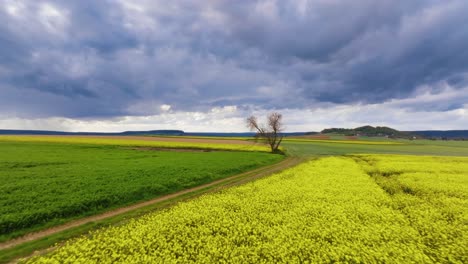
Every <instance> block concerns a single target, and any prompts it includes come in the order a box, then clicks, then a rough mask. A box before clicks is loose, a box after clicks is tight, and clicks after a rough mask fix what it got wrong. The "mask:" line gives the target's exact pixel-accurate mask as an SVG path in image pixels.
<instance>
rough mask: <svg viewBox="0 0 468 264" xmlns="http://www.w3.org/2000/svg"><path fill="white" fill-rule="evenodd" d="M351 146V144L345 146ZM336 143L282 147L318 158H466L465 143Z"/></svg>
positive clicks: (298, 143)
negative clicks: (406, 155) (384, 156)
mask: <svg viewBox="0 0 468 264" xmlns="http://www.w3.org/2000/svg"><path fill="white" fill-rule="evenodd" d="M349 142H354V143H349ZM381 142H382V143H383V144H376V143H379V142H378V141H377V142H376V141H369V142H366V141H363V140H362V141H358V142H356V141H348V142H343V143H341V142H340V141H335V140H332V141H329V140H315V141H290V140H286V141H285V142H284V143H283V144H282V145H283V147H284V148H285V149H286V150H287V153H288V154H289V155H296V156H305V157H308V156H321V155H346V154H356V153H367V154H369V153H381V154H410V155H433V156H468V141H432V140H414V141H411V140H397V141H390V142H394V143H392V144H387V143H385V142H388V141H381Z"/></svg>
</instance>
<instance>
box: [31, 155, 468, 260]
mask: <svg viewBox="0 0 468 264" xmlns="http://www.w3.org/2000/svg"><path fill="white" fill-rule="evenodd" d="M467 161H468V159H467V158H454V157H418V156H401V155H400V156H397V155H392V156H389V155H356V156H349V157H343V156H341V157H324V158H320V159H318V160H314V161H310V162H307V163H305V164H302V165H299V166H297V167H294V168H292V169H289V170H286V171H284V172H282V173H279V174H276V175H273V176H271V177H268V178H264V179H261V180H258V181H255V182H252V183H249V184H246V185H243V186H239V187H235V188H230V189H227V190H224V191H223V192H219V193H214V194H209V195H205V196H202V197H200V198H198V199H194V200H191V201H188V202H184V203H180V204H178V205H177V206H174V207H171V208H169V209H166V210H162V211H158V212H155V213H151V214H148V215H145V216H143V217H141V218H137V219H134V220H132V221H130V222H128V223H127V224H125V225H121V226H115V227H111V228H107V229H103V230H100V231H97V232H93V233H91V234H90V235H89V236H83V237H81V238H78V239H75V240H72V241H69V242H68V243H66V244H65V245H63V246H61V247H59V248H57V249H56V250H54V251H52V252H50V253H49V254H47V255H44V256H39V257H38V258H33V259H32V260H31V262H34V263H80V262H88V263H113V262H125V263H146V262H161V263H166V262H167V263H170V262H181V263H187V262H202V263H220V262H221V263H222V262H231V263H299V262H311V263H324V262H326V263H332V262H333V263H334V262H337V263H466V262H467V261H468V259H467V256H468V255H467V248H466V245H465V243H466V240H467V238H468V230H467V228H466V217H467V215H466V209H467V206H468V204H467V203H466V201H467V200H466V198H467V197H468V193H467V190H468V178H467V176H468V167H467V166H466V164H467ZM395 168H397V172H398V173H395V172H396V170H395ZM377 174H379V176H376V175H377ZM376 177H377V178H376ZM378 177H386V178H391V179H390V180H389V181H388V182H384V181H381V179H380V178H378ZM391 181H394V182H396V184H395V183H391ZM393 185H398V186H400V187H401V188H400V189H401V191H399V192H389V191H388V187H389V186H393Z"/></svg>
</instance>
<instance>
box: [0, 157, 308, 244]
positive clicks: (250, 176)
mask: <svg viewBox="0 0 468 264" xmlns="http://www.w3.org/2000/svg"><path fill="white" fill-rule="evenodd" d="M302 161H303V159H301V158H298V157H287V158H286V159H284V160H282V161H281V162H279V163H276V164H273V165H269V166H266V167H261V168H257V169H255V170H251V171H248V172H244V173H241V174H237V175H234V176H231V177H228V178H224V179H220V180H216V181H213V182H210V183H207V184H203V185H199V186H196V187H192V188H189V189H185V190H182V191H179V192H176V193H173V194H168V195H165V196H161V197H158V198H155V199H152V200H149V201H145V202H141V203H137V204H133V205H130V206H125V207H121V208H118V209H115V210H111V211H108V212H105V213H102V214H98V215H94V216H89V217H85V218H81V219H78V220H74V221H71V222H68V223H66V224H63V225H58V226H55V227H52V228H49V229H45V230H42V231H38V232H34V233H30V234H27V235H25V236H22V237H18V238H15V239H12V240H9V241H6V242H2V243H0V250H5V249H9V248H13V247H16V246H19V245H21V244H23V243H26V242H30V241H34V240H38V239H43V238H45V237H47V236H50V235H54V234H57V233H60V232H62V231H66V230H69V229H72V228H75V227H79V226H82V225H85V224H88V223H91V222H96V221H100V220H104V219H107V218H111V217H114V216H118V215H121V214H124V213H127V212H130V211H133V210H136V209H140V208H143V207H146V206H149V205H153V204H157V203H161V202H165V201H169V200H171V199H174V198H178V197H181V196H183V195H186V194H190V193H194V192H197V191H200V190H203V189H205V188H210V187H214V186H216V185H219V187H215V188H214V189H209V190H207V191H206V192H204V193H209V192H214V191H218V190H220V189H223V188H227V187H231V186H234V185H240V184H243V183H246V182H249V181H252V180H255V179H258V178H261V177H264V176H267V175H270V174H273V173H275V172H279V171H282V170H284V169H287V168H290V167H293V166H295V165H297V164H299V163H301V162H302Z"/></svg>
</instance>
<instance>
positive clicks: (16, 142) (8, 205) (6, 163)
mask: <svg viewBox="0 0 468 264" xmlns="http://www.w3.org/2000/svg"><path fill="white" fill-rule="evenodd" d="M36 141H45V142H36ZM49 141H55V143H54V142H52V143H51V142H49ZM117 141H118V140H112V139H90V138H65V137H50V138H45V137H3V136H2V137H0V193H1V199H0V241H4V240H7V239H9V238H11V237H13V236H17V235H21V234H23V233H25V232H27V231H31V230H34V229H39V228H43V227H46V226H51V225H55V224H58V223H62V222H64V221H66V220H69V219H72V218H78V217H82V216H84V215H91V214H95V213H97V212H101V211H104V210H107V209H109V208H115V207H120V206H123V205H127V204H131V203H134V202H136V201H142V200H148V199H151V198H154V197H157V196H161V195H163V194H168V193H172V192H175V191H177V190H181V189H184V188H188V187H192V186H196V185H200V184H203V183H207V182H211V181H213V180H216V179H220V178H224V177H228V176H231V175H234V174H238V173H241V172H244V171H247V170H250V169H253V168H257V167H260V166H264V165H268V164H272V163H275V162H277V161H279V160H281V159H282V158H283V156H281V155H273V154H269V153H262V152H253V151H250V152H227V151H216V152H201V151H194V152H190V151H184V152H181V151H153V150H148V149H140V150H138V149H134V148H133V147H130V146H133V145H135V144H136V145H140V146H151V147H153V146H158V147H161V146H164V147H168V146H171V147H173V145H172V144H173V142H169V143H170V144H166V142H164V144H159V143H156V144H154V142H150V141H149V142H141V141H135V140H128V141H123V142H121V141H118V142H117ZM64 143H69V144H64ZM84 143H86V144H84ZM93 143H99V144H93ZM176 143H177V142H176ZM184 144H185V143H181V144H177V145H176V147H184V146H186V145H188V147H195V146H197V147H199V146H204V147H205V145H203V144H202V145H198V144H192V143H187V144H186V145H184ZM118 145H123V146H118ZM209 146H212V145H209ZM218 147H219V146H218V145H216V146H213V148H218ZM224 147H225V148H230V147H233V148H234V149H235V150H241V149H243V148H244V147H246V146H242V145H240V146H237V145H233V144H230V145H229V144H227V145H226V146H224ZM247 147H248V148H250V147H252V149H255V148H259V147H256V146H247ZM220 148H223V147H220ZM252 149H249V150H252Z"/></svg>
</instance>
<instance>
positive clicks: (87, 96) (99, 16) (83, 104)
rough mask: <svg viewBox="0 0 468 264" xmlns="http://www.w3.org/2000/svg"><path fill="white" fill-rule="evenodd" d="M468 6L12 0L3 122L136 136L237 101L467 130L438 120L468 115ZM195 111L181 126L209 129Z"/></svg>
mask: <svg viewBox="0 0 468 264" xmlns="http://www.w3.org/2000/svg"><path fill="white" fill-rule="evenodd" d="M466 14H468V2H466V1H465V0H446V1H440V0H437V1H436V0H434V1H432V0H415V1H393V0H392V1H390V0H382V1H371V0H358V1H344V0H343V1H340V0H329V1H323V0H300V1H297V0H294V1H293V0H290V1H287V0H282V1H279V0H277V1H275V0H266V1H251V0H241V1H227V0H225V1H223V0H207V1H189V0H179V1H170V2H167V1H162V0H141V1H130V0H119V1H110V0H109V1H91V0H82V1H41V0H35V1H32V0H24V1H16V0H3V1H0V126H1V127H3V128H7V126H9V128H12V127H11V126H17V127H18V126H23V125H22V124H28V123H29V124H30V125H29V126H28V128H36V127H41V126H42V125H37V124H36V123H35V121H34V120H74V121H73V122H75V123H74V124H75V125H72V126H70V125H69V126H68V127H65V128H64V129H74V128H76V126H77V125H76V124H79V122H84V124H88V125H90V126H92V124H94V125H96V124H104V123H106V124H107V123H108V124H113V122H116V123H115V124H120V126H119V127H120V128H121V129H122V130H126V129H125V125H128V126H131V124H125V123H119V122H121V121H116V120H125V119H126V118H127V119H132V120H140V121H141V120H142V119H145V118H150V119H151V118H153V119H154V120H153V121H154V122H156V121H158V122H160V123H157V124H159V125H161V126H164V124H166V123H167V124H168V126H170V125H169V124H173V126H170V128H174V127H175V126H178V125H182V124H178V125H177V120H179V118H180V119H182V120H183V119H184V118H183V116H184V115H186V116H192V115H193V114H195V113H198V114H200V115H203V116H205V117H206V118H212V119H210V120H212V122H215V121H216V119H215V118H218V119H219V118H220V117H219V116H217V115H214V114H213V113H212V111H213V109H225V108H226V107H227V109H229V107H235V109H236V110H235V111H233V112H231V114H230V115H232V116H229V117H226V116H224V118H235V120H237V121H235V122H238V121H239V120H243V115H248V114H249V113H252V112H254V113H263V112H268V111H270V110H272V109H277V110H282V111H284V112H285V113H288V111H289V113H290V114H291V115H292V117H291V118H290V120H294V118H296V117H295V116H294V115H293V114H292V113H293V112H292V110H291V109H295V110H294V111H297V114H298V115H300V116H302V115H301V113H309V114H310V115H311V116H308V117H307V118H305V120H307V122H309V123H306V122H304V124H305V125H308V126H309V127H312V128H313V127H314V125H313V124H317V122H319V121H320V120H319V119H317V117H316V115H317V113H322V112H321V111H323V112H329V113H337V114H339V113H340V112H339V111H338V112H334V111H335V110H336V111H337V109H342V108H343V109H348V110H346V112H347V113H352V112H356V111H357V112H356V113H358V112H359V111H361V110H362V111H364V112H363V113H361V115H360V117H356V116H355V115H352V116H348V117H347V118H348V119H347V121H346V122H343V123H344V125H352V124H354V123H356V124H357V123H359V124H361V123H373V122H377V121H378V120H381V122H383V123H387V124H391V125H397V126H398V125H401V124H403V123H404V122H406V123H407V124H409V125H411V124H414V123H415V122H412V121H409V120H408V121H404V122H399V120H397V118H399V119H404V120H406V118H405V117H404V116H398V115H393V113H398V111H403V112H405V113H406V115H405V116H406V117H414V118H418V116H419V113H426V114H425V115H424V114H422V115H421V116H422V117H424V116H426V120H425V121H424V120H422V121H421V120H418V122H421V123H420V125H419V126H418V127H414V128H415V129H419V128H424V129H427V128H430V127H432V126H433V127H434V128H438V127H448V126H449V127H448V128H450V127H453V128H455V127H457V128H459V127H461V126H462V125H461V124H459V123H454V122H453V121H450V120H448V121H447V120H446V121H444V120H438V122H442V123H440V124H438V125H435V124H434V123H433V122H434V120H432V119H430V118H429V116H431V117H435V116H445V117H446V118H452V119H453V118H455V117H456V116H457V115H462V116H463V118H462V120H464V121H466V115H467V113H466V105H465V102H467V100H466V99H468V98H467V97H466V96H465V94H466V89H467V87H468V50H467V49H466V47H467V46H468V30H466V26H465V25H468V16H467V15H466ZM402 104H403V106H402ZM373 108H378V109H381V111H376V112H377V113H381V114H382V116H380V117H379V118H380V119H379V118H377V119H376V118H375V113H374V112H373V111H369V112H366V111H367V110H366V109H368V110H369V109H373ZM288 109H289V110H288ZM394 110H398V111H397V112H395V111H394ZM223 111H224V110H223ZM387 111H388V112H387ZM392 111H393V112H392ZM457 111H458V112H457ZM463 111H464V112H463ZM403 112H401V113H403ZM428 113H429V114H428ZM454 113H455V114H454ZM456 113H458V114H456ZM169 116H172V117H169ZM325 116H327V117H328V118H329V119H330V120H331V121H330V122H327V123H326V124H324V125H329V124H330V125H333V126H337V125H338V124H335V123H333V122H332V121H333V120H339V119H340V118H344V117H340V116H338V117H337V116H331V115H325ZM454 116H455V117H454ZM171 118H174V120H172V119H171ZM191 118H192V117H190V118H188V120H187V122H186V123H184V124H183V125H185V126H187V127H192V128H194V129H196V130H209V129H210V127H209V126H211V127H212V126H213V124H211V123H210V122H211V121H207V123H206V124H205V123H203V124H205V125H206V126H204V128H203V127H200V124H201V123H198V124H195V121H193V119H191ZM190 119H191V120H192V122H190ZM442 119H443V118H442ZM455 119H456V118H455ZM2 120H3V121H2ZM6 120H9V121H8V122H7V121H6ZM12 120H16V121H15V122H16V123H14V122H13V121H12ZM19 120H23V121H19ZM83 120H85V121H83ZM86 120H88V121H86ZM89 120H94V121H89ZM99 120H100V121H99ZM168 120H170V121H171V122H172V123H170V122H169V121H168ZM456 120H458V119H456ZM231 121H232V120H231ZM12 122H13V123H14V124H16V125H14V124H13V123H12ZM22 122H23V123H22ZM54 122H55V121H54ZM60 122H61V121H60ZM60 122H59V123H60ZM70 122H71V121H70ZM87 122H91V123H87ZM93 122H95V123H93ZM100 122H101V123H100ZM102 122H104V123H102ZM200 122H201V121H200ZM233 122H234V121H233ZM293 122H295V121H291V124H292V123H293ZM320 122H321V121H320ZM418 122H416V123H418ZM443 122H446V123H443ZM46 123H47V122H46ZM65 123H66V122H65ZM143 123H144V122H143ZM143 123H142V124H143ZM338 123H339V122H338ZM34 124H36V125H34ZM54 124H57V123H54ZM231 124H232V122H231ZM465 125H466V122H465ZM53 126H55V125H49V127H51V128H52V127H53ZM152 128H154V127H152ZM178 128H181V127H178ZM224 128H225V126H224V127H223V125H222V124H221V125H219V126H215V130H224ZM80 129H81V127H80ZM89 129H94V128H93V127H89ZM89 129H88V128H87V127H82V130H89ZM101 129H102V130H106V129H115V128H111V127H109V126H107V125H103V127H102V128H101ZM182 129H184V128H183V127H182ZM298 129H299V126H297V128H296V129H295V130H298ZM186 130H189V129H186ZM236 130H237V129H236ZM241 130H244V129H241ZM304 130H311V129H304Z"/></svg>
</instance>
